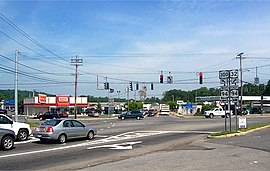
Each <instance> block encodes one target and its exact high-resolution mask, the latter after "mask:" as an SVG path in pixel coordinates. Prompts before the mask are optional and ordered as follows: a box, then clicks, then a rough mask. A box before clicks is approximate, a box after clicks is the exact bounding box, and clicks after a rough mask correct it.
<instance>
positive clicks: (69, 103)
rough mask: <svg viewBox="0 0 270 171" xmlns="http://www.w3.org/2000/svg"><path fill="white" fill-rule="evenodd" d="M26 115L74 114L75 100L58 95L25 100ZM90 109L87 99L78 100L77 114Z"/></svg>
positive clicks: (41, 95)
mask: <svg viewBox="0 0 270 171" xmlns="http://www.w3.org/2000/svg"><path fill="white" fill-rule="evenodd" d="M23 105H24V113H25V115H35V114H38V113H45V112H47V111H55V112H58V113H69V114H73V113H74V106H75V98H74V97H70V96H68V95H56V96H55V97H48V96H47V95H45V94H39V95H38V96H35V97H31V98H25V99H24V100H23ZM87 107H88V102H87V97H77V98H76V108H77V113H81V112H82V111H83V109H84V108H87Z"/></svg>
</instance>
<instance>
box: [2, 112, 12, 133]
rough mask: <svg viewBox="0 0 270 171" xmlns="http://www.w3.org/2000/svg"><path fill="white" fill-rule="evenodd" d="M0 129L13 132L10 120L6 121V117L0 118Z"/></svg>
mask: <svg viewBox="0 0 270 171" xmlns="http://www.w3.org/2000/svg"><path fill="white" fill-rule="evenodd" d="M0 128H5V129H10V130H13V124H12V120H10V119H8V118H7V117H6V116H2V115H1V116H0Z"/></svg>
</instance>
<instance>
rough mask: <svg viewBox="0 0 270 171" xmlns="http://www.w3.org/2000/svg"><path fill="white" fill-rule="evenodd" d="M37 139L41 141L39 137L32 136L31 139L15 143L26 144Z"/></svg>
mask: <svg viewBox="0 0 270 171" xmlns="http://www.w3.org/2000/svg"><path fill="white" fill-rule="evenodd" d="M35 141H39V139H38V138H35V137H30V139H29V140H26V141H18V142H14V144H15V145H17V144H26V143H29V142H35Z"/></svg>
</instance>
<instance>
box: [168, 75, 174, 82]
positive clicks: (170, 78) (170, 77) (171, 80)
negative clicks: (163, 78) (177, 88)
mask: <svg viewBox="0 0 270 171" xmlns="http://www.w3.org/2000/svg"><path fill="white" fill-rule="evenodd" d="M167 83H168V84H172V83H173V76H168V77H167Z"/></svg>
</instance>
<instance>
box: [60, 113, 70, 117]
mask: <svg viewBox="0 0 270 171" xmlns="http://www.w3.org/2000/svg"><path fill="white" fill-rule="evenodd" d="M59 116H60V117H61V118H68V114H67V113H60V114H59Z"/></svg>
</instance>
